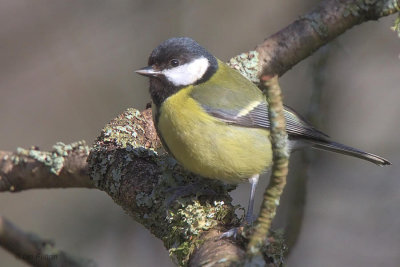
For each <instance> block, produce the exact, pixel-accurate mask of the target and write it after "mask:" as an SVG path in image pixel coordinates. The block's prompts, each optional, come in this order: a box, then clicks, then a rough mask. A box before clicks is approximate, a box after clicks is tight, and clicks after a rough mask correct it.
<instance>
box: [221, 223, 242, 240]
mask: <svg viewBox="0 0 400 267" xmlns="http://www.w3.org/2000/svg"><path fill="white" fill-rule="evenodd" d="M243 228H244V227H243V226H239V227H234V228H232V229H229V230H228V231H226V232H224V233H222V235H220V236H219V239H223V238H231V237H233V239H237V237H238V235H240V234H242V232H243Z"/></svg>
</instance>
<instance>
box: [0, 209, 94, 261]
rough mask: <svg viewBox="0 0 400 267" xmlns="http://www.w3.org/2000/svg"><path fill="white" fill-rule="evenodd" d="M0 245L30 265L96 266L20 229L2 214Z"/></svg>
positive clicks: (0, 220)
mask: <svg viewBox="0 0 400 267" xmlns="http://www.w3.org/2000/svg"><path fill="white" fill-rule="evenodd" d="M0 246H2V247H3V248H5V249H6V250H8V251H9V252H10V253H12V254H14V255H15V257H17V258H19V259H21V260H23V261H25V262H27V263H29V264H31V265H32V266H37V267H48V266H71V267H95V266H97V264H96V263H95V262H94V261H92V260H88V259H82V258H77V257H74V256H71V255H70V254H68V253H66V252H64V251H62V250H58V249H56V248H55V247H54V244H53V243H52V242H51V241H49V240H45V239H42V238H40V237H38V236H37V235H35V234H32V233H26V232H24V231H22V230H20V229H19V228H18V227H16V226H15V225H14V224H12V223H11V222H10V221H9V220H7V219H6V218H4V217H2V216H0Z"/></svg>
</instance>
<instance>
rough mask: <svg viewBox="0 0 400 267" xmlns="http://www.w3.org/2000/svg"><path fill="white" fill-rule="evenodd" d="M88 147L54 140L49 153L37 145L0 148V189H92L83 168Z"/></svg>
mask: <svg viewBox="0 0 400 267" xmlns="http://www.w3.org/2000/svg"><path fill="white" fill-rule="evenodd" d="M88 155H89V148H88V147H87V146H86V145H85V143H84V142H77V143H73V144H70V145H64V144H63V143H57V144H56V145H54V146H53V150H52V151H50V152H44V151H39V150H38V149H37V148H31V149H22V148H18V149H17V151H16V152H7V151H0V192H4V191H10V192H18V191H21V190H27V189H32V188H67V187H86V188H93V187H94V184H93V182H92V181H91V180H90V177H89V175H88V170H87V163H86V159H87V156H88Z"/></svg>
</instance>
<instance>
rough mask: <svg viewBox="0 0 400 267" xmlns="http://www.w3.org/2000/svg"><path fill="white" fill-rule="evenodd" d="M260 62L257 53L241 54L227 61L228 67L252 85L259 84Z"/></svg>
mask: <svg viewBox="0 0 400 267" xmlns="http://www.w3.org/2000/svg"><path fill="white" fill-rule="evenodd" d="M260 64H261V63H260V61H259V55H258V52H257V51H249V52H247V53H242V54H240V55H238V56H236V57H233V58H231V59H230V60H229V62H228V65H229V66H230V67H231V68H233V69H235V70H237V71H239V72H240V73H241V74H242V75H243V76H244V77H246V78H247V79H249V80H250V81H252V82H253V83H259V82H260V80H259V78H258V75H259V72H260V68H261V67H260V66H261V65H260Z"/></svg>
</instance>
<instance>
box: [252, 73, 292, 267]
mask: <svg viewBox="0 0 400 267" xmlns="http://www.w3.org/2000/svg"><path fill="white" fill-rule="evenodd" d="M262 81H263V84H264V85H265V89H264V93H265V94H266V96H267V99H268V104H269V105H268V114H269V119H270V121H271V128H270V133H271V136H270V138H271V143H272V151H273V164H272V171H271V178H270V182H269V184H268V187H267V188H266V190H265V192H264V199H263V202H262V205H261V211H260V214H259V217H258V218H257V221H256V225H255V227H254V232H253V234H252V235H251V237H250V242H249V244H248V247H247V255H248V256H249V257H250V262H254V260H256V261H258V260H259V258H260V257H262V256H261V252H260V249H261V247H262V246H263V245H264V244H265V241H266V239H267V235H268V231H269V229H270V226H271V222H272V220H273V218H274V217H275V214H276V209H277V207H278V205H279V201H280V197H281V194H282V192H283V188H284V187H285V184H286V176H287V173H288V164H289V150H288V146H287V143H288V137H287V133H286V124H285V117H284V113H283V103H282V97H281V90H280V88H279V84H278V76H274V77H273V78H270V77H269V76H266V77H263V78H262Z"/></svg>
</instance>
